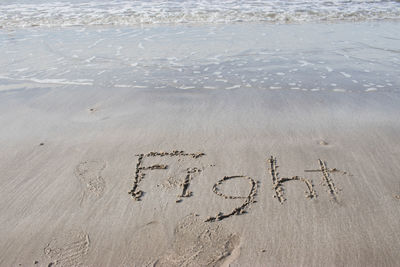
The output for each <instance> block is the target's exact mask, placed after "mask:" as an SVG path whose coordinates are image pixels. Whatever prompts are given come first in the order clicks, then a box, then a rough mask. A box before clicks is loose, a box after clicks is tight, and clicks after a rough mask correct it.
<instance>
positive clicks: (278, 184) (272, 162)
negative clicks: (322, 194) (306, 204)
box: [268, 156, 317, 204]
mask: <svg viewBox="0 0 400 267" xmlns="http://www.w3.org/2000/svg"><path fill="white" fill-rule="evenodd" d="M276 162H277V161H276V158H275V157H273V156H271V157H270V158H269V159H268V164H269V168H268V169H269V171H270V174H271V178H272V184H273V187H272V188H273V189H274V190H275V195H274V197H275V198H277V199H278V201H279V202H280V203H281V204H283V202H285V200H286V198H285V195H284V188H283V183H286V182H289V181H301V182H304V183H305V184H306V186H307V189H308V191H306V192H305V193H306V197H307V198H310V199H311V198H315V197H316V196H317V194H316V192H315V191H314V186H313V184H312V181H310V180H308V179H306V178H303V177H299V176H293V177H291V178H280V177H279V172H278V171H277V169H278V165H276Z"/></svg>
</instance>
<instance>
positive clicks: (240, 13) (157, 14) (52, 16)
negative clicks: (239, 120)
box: [0, 0, 400, 28]
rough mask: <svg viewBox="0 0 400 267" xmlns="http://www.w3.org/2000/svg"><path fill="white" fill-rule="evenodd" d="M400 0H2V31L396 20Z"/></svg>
mask: <svg viewBox="0 0 400 267" xmlns="http://www.w3.org/2000/svg"><path fill="white" fill-rule="evenodd" d="M399 18H400V1H398V0H172V1H165V0H164V1H150V0H140V1H138V0H133V1H128V0H69V1H66V0H56V1H55V0H2V1H0V27H2V28H18V27H32V26H47V27H54V26H71V25H130V26H133V25H143V24H188V23H189V24H204V23H207V24H216V23H224V24H226V23H237V22H266V23H304V22H337V21H371V20H374V21H375V20H399Z"/></svg>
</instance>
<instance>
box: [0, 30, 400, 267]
mask: <svg viewBox="0 0 400 267" xmlns="http://www.w3.org/2000/svg"><path fill="white" fill-rule="evenodd" d="M235 27H236V26H234V25H230V26H221V27H208V28H207V27H189V26H188V27H187V26H183V27H171V28H170V29H168V27H155V28H152V27H149V28H145V29H119V28H118V29H112V28H105V29H104V28H98V29H97V28H91V29H85V28H79V27H77V28H67V29H65V30H61V29H57V30H55V29H31V30H26V31H25V30H19V31H14V32H7V31H5V30H4V31H2V32H0V48H1V49H0V54H1V57H0V64H1V66H2V68H1V70H0V126H1V127H0V214H1V216H0V236H1V238H0V266H205V265H209V266H398V265H399V262H400V253H399V251H400V232H399V229H400V179H399V177H400V176H399V173H400V120H399V114H400V104H399V103H400V94H399V85H400V83H399V81H400V80H399V77H400V75H399V71H398V69H399V68H397V67H398V66H400V65H399V62H400V61H399V59H398V51H397V50H398V45H399V41H400V40H399V39H398V37H397V36H396V33H398V29H399V27H400V25H399V24H396V23H393V24H390V23H382V24H377V25H369V24H368V25H364V24H362V25H361V24H360V25H358V24H354V25H353V24H351V27H350V26H349V25H348V24H334V25H333V24H332V25H329V24H327V25H286V26H279V25H274V26H271V25H270V26H268V27H267V26H263V25H247V26H246V25H244V24H243V25H238V26H237V27H236V28H235ZM276 29H279V31H277V30H276ZM291 33H296V34H295V35H291ZM352 33H354V34H352ZM274 34H275V35H274ZM229 36H231V37H229ZM252 36H257V38H251V37H252ZM271 36H275V37H276V38H275V39H274V38H272V37H271ZM299 36H303V37H304V38H299ZM316 39H318V40H320V41H321V42H323V43H322V44H321V43H317V42H315V40H316ZM163 47H164V48H163ZM321 47H324V48H326V49H325V50H324V49H321ZM175 81H176V82H175ZM182 89H184V90H182ZM186 89H191V90H186ZM224 89H230V90H224Z"/></svg>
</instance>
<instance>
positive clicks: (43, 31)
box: [0, 0, 400, 93]
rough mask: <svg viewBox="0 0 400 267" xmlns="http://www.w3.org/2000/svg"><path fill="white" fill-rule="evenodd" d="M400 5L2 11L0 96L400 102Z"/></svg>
mask: <svg viewBox="0 0 400 267" xmlns="http://www.w3.org/2000/svg"><path fill="white" fill-rule="evenodd" d="M399 18H400V2H398V1H388V0H368V1H365V0H346V1H345V0H331V1H317V0H302V1H298V0H292V1H291V0H268V1H244V0H231V1H228V0H221V1H194V0H188V1H126V0H125V1H120V0H114V1H99V0H96V1H87V0H86V1H85V0H70V1H63V0H59V1H52V0H47V1H45V0H34V1H32V0H29V1H28V0H12V1H11V0H2V1H0V91H3V92H4V91H7V92H11V91H12V92H14V91H19V90H30V89H37V88H48V89H55V90H57V89H58V88H59V87H63V88H64V87H76V86H78V87H82V88H83V87H87V86H90V87H95V88H98V87H103V88H107V89H110V90H112V89H113V88H114V89H115V88H132V89H135V88H136V89H143V90H147V89H156V90H161V89H174V90H175V89H181V90H189V89H201V90H204V89H207V90H216V89H226V90H235V89H248V88H253V89H260V90H296V91H299V92H303V91H306V92H313V93H314V92H318V91H330V92H337V93H344V92H356V93H373V92H400V21H399Z"/></svg>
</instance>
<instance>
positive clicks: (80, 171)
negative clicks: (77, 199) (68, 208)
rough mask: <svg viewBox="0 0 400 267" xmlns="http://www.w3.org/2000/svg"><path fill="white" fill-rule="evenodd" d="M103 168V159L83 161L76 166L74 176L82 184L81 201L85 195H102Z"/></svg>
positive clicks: (104, 164)
mask: <svg viewBox="0 0 400 267" xmlns="http://www.w3.org/2000/svg"><path fill="white" fill-rule="evenodd" d="M105 168H106V163H105V162H103V161H83V162H81V163H79V164H78V166H76V169H75V176H76V177H77V178H78V179H79V180H80V181H81V182H82V184H83V185H84V190H83V195H82V199H81V203H82V201H83V200H84V199H85V198H86V197H87V196H94V197H96V198H100V197H102V196H103V194H104V190H105V187H106V182H105V180H104V178H103V176H102V172H103V170H104V169H105Z"/></svg>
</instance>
